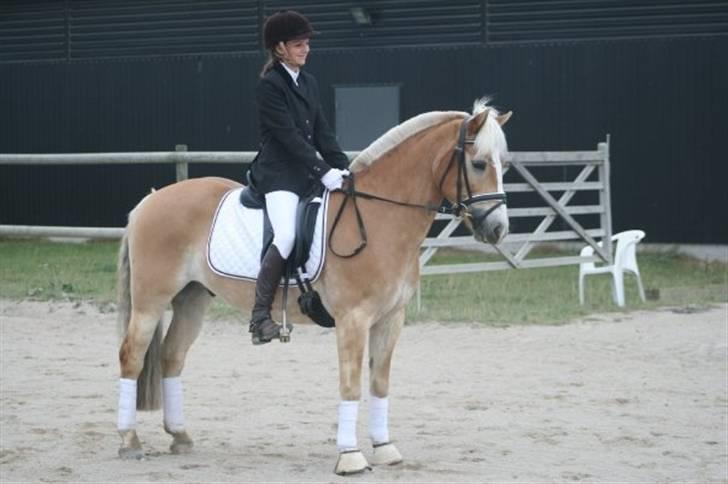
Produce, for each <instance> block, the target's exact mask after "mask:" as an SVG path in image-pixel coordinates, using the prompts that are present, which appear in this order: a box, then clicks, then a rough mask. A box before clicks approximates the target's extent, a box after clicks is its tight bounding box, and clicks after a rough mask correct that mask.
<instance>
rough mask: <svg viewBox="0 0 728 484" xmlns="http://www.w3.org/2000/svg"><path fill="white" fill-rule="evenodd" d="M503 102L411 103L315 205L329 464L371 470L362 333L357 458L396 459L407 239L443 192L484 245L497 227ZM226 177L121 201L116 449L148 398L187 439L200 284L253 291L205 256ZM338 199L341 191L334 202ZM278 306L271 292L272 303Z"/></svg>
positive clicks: (504, 223) (409, 274)
mask: <svg viewBox="0 0 728 484" xmlns="http://www.w3.org/2000/svg"><path fill="white" fill-rule="evenodd" d="M511 114H512V113H511V112H507V113H505V114H501V113H499V112H498V111H497V110H496V109H495V108H493V107H492V106H489V104H488V101H487V99H481V100H477V101H476V103H475V105H474V107H473V112H472V113H467V112H461V111H436V112H428V113H424V114H420V115H418V116H415V117H413V118H411V119H409V120H407V121H405V122H403V123H401V124H400V125H398V126H395V127H393V128H392V129H390V130H389V131H388V132H386V133H385V134H384V135H382V136H381V137H380V138H379V139H377V140H375V141H374V142H373V143H372V144H371V145H370V146H369V147H368V148H366V149H365V150H364V151H362V152H361V153H360V154H359V155H358V156H357V157H356V158H355V159H354V160H353V161H352V163H351V165H350V168H349V169H350V171H351V173H352V177H353V178H352V180H355V188H353V189H349V190H348V191H347V190H344V191H334V192H331V193H330V196H329V207H328V210H329V211H330V213H334V212H337V211H339V212H340V214H339V215H340V216H339V217H337V221H336V222H334V220H332V219H333V218H334V217H329V218H328V220H327V225H328V226H327V230H328V231H329V233H328V235H329V245H328V247H327V249H326V250H327V252H326V259H325V260H326V263H325V265H324V267H323V269H322V272H321V273H320V276H319V278H318V279H317V280H316V282H315V284H314V289H315V290H317V291H318V292H319V293H320V296H321V300H322V302H323V305H324V307H325V308H326V310H327V311H328V312H329V314H331V315H332V316H333V318H334V319H335V321H336V327H335V333H336V344H337V352H338V360H339V361H338V367H339V392H340V396H341V401H340V404H339V407H338V427H337V435H336V447H337V454H338V456H337V460H336V464H335V467H334V471H335V473H336V474H339V475H347V474H354V473H359V472H363V471H365V470H366V469H371V467H370V461H369V460H368V459H367V458H366V457H365V456H364V454H363V453H362V451H361V449H360V446H359V445H358V439H357V436H356V424H357V417H358V409H359V401H360V399H361V396H362V390H361V373H362V363H363V358H364V353H365V347H367V343H368V356H369V361H368V363H369V368H370V377H369V410H370V411H369V437H370V438H371V441H372V444H373V451H372V452H373V453H372V455H371V457H370V459H371V464H373V465H391V464H397V463H400V462H402V461H403V458H402V456H401V454H400V452H399V450H398V449H397V447H396V446H395V445H394V444H393V443H392V440H391V438H390V436H389V422H388V408H389V399H388V394H389V377H390V365H391V361H392V352H393V350H394V348H395V345H396V343H397V340H398V338H399V336H400V332H401V330H402V327H403V325H404V321H405V307H406V305H407V303H408V301H409V300H410V299H411V297H412V295H413V293H414V292H415V289H416V286H417V282H418V280H419V269H420V268H419V257H418V255H419V251H420V245H421V244H422V241H423V240H424V239H425V237H426V236H427V233H428V230H429V228H430V226H431V225H432V222H433V220H434V218H435V215H436V213H437V212H438V211H442V210H443V208H442V207H445V206H446V205H445V204H446V203H447V201H449V202H450V203H451V207H453V209H452V212H453V213H455V214H456V215H459V216H461V217H462V218H463V220H464V222H465V224H466V226H467V227H468V228H469V229H470V230H471V231H472V233H473V234H474V236H475V238H476V240H478V241H481V242H486V241H487V242H490V243H493V244H497V243H499V242H500V241H501V240H502V239H503V238H504V237H505V235H506V234H507V233H508V216H507V207H506V203H505V202H506V200H505V193H504V192H503V180H502V174H503V166H504V164H505V162H504V157H505V154H506V152H507V143H506V139H505V135H504V133H503V130H502V126H503V125H504V124H505V123H506V122H507V121H508V119H509V118H510V116H511ZM352 185H353V183H352ZM240 186H241V185H240V184H239V183H237V182H235V181H232V180H228V179H224V178H217V177H206V178H197V179H189V180H186V181H182V182H178V183H174V184H171V185H168V186H166V187H164V188H162V189H160V190H157V191H154V192H152V193H150V194H149V195H147V196H146V197H144V198H143V199H142V200H141V201H140V202H139V203H138V204H137V206H135V207H134V208H133V210H132V211H131V212H130V213H129V216H128V224H127V226H126V229H125V232H124V235H123V238H122V242H121V246H120V250H119V259H118V322H119V326H120V328H119V329H120V334H121V337H122V341H121V346H120V349H119V365H120V378H119V405H118V421H117V428H118V431H119V434H120V436H121V441H122V442H121V447H120V448H119V456H120V457H121V458H122V459H141V458H143V457H144V451H143V449H142V446H141V442H140V440H139V437H138V435H137V432H136V411H137V410H156V409H159V408H160V407H162V406H163V425H164V430H165V431H166V432H167V433H168V434H170V435H171V436H172V443H171V446H170V450H171V452H172V453H173V454H181V453H186V452H190V451H191V449H192V446H193V441H192V439H191V438H190V436H189V435H188V433H187V431H186V428H185V420H184V414H183V408H182V400H183V391H182V383H181V376H180V375H181V372H182V368H183V366H184V362H185V356H186V354H187V352H188V350H189V348H190V346H191V345H192V344H193V342H194V341H195V339H196V338H197V336H198V335H199V333H200V329H201V325H202V320H203V316H204V314H205V310H206V309H207V308H208V306H209V304H210V302H211V301H212V300H213V297H215V296H218V297H220V298H222V299H223V300H224V301H225V302H226V303H227V304H229V305H231V306H233V307H235V308H237V309H239V310H241V311H243V312H245V313H247V312H249V310H250V307H251V305H252V302H253V298H254V290H255V284H254V282H249V281H242V280H239V279H232V278H228V277H224V276H222V275H220V274H218V273H216V272H214V271H212V270H211V269H210V267H209V266H208V263H207V259H206V256H205V254H206V243H207V240H208V234H209V232H210V230H211V224H212V220H213V217H214V214H215V211H216V208H217V206H218V203H219V201H220V200H221V199H222V197H223V196H224V195H225V194H226V193H228V191H230V190H232V189H235V188H236V187H240ZM357 195H358V196H357ZM352 198H354V200H353V201H354V202H355V203H350V204H348V205H347V204H346V202H347V201H348V200H350V199H352ZM334 226H335V230H332V228H334ZM364 229H365V230H366V237H365V238H366V240H367V244H366V247H365V248H363V250H361V251H360V252H359V253H358V254H356V255H355V256H351V257H347V256H345V255H342V254H341V253H342V252H347V251H350V250H351V249H352V248H355V247H357V246H362V239H363V238H364V237H363V236H364V235H365V233H364ZM336 254H339V255H338V256H337V255H336ZM348 255H352V253H351V252H350V253H349V254H348ZM291 290H292V291H297V290H298V289H296V288H295V287H292V288H291ZM280 293H281V291H278V294H277V295H276V300H277V301H279V300H280V299H281V294H280ZM294 295H295V294H294ZM289 300H295V297H291V298H290V299H289ZM170 304H171V307H172V318H171V321H170V323H169V326H168V329H167V331H166V334H165V335H163V322H162V316H163V312H164V311H165V310H166V309H167V308H168V307H169V305H170ZM279 305H280V301H279V303H278V304H275V305H274V307H279ZM287 310H288V313H289V317H290V319H292V320H295V321H297V322H305V320H306V317H305V316H304V315H303V314H301V312H300V310H299V309H298V308H297V307H296V304H295V303H294V304H290V306H289V307H288V308H287ZM241 336H242V335H241Z"/></svg>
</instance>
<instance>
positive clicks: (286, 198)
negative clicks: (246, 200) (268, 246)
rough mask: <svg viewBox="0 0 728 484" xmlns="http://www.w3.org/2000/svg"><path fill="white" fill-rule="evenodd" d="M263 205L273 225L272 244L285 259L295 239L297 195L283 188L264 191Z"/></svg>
mask: <svg viewBox="0 0 728 484" xmlns="http://www.w3.org/2000/svg"><path fill="white" fill-rule="evenodd" d="M265 206H266V209H267V210H268V218H269V219H270V224H271V225H272V226H273V244H274V245H275V246H276V247H277V248H278V253H279V254H281V257H283V258H284V259H287V258H288V256H289V255H290V254H291V251H292V250H293V244H294V242H295V241H296V210H297V209H298V195H296V194H295V193H293V192H287V191H283V190H278V191H275V192H270V193H266V194H265Z"/></svg>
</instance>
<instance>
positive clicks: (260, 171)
mask: <svg viewBox="0 0 728 484" xmlns="http://www.w3.org/2000/svg"><path fill="white" fill-rule="evenodd" d="M314 34H315V32H314V30H313V28H312V27H311V24H310V23H309V21H308V19H306V17H304V16H303V15H301V14H300V13H298V12H295V11H291V10H287V11H281V12H278V13H275V14H273V15H271V16H270V17H268V19H267V20H266V22H265V24H264V26H263V40H264V43H265V47H266V49H267V50H268V53H269V57H268V61H267V62H266V64H265V65H264V66H263V71H262V72H261V79H260V82H259V83H258V87H257V92H256V102H257V108H258V118H259V123H260V137H261V140H260V151H259V153H258V156H257V158H256V160H255V161H254V162H253V164H252V166H251V168H250V170H251V177H252V182H253V184H254V185H255V187H256V189H257V190H258V191H259V192H261V193H263V194H265V205H266V209H267V211H268V217H269V219H270V222H271V225H272V227H273V243H272V244H271V245H270V247H269V248H268V250H267V251H266V253H265V255H264V256H263V259H262V261H261V267H260V272H259V273H258V280H257V283H256V286H255V303H254V305H253V311H252V315H251V320H250V332H251V333H252V340H253V344H263V343H267V342H269V341H271V340H272V339H274V338H277V337H279V333H280V329H281V325H279V324H278V323H276V322H274V321H273V320H272V318H271V314H270V313H271V306H272V304H273V299H274V297H275V293H276V289H277V288H278V284H279V283H280V280H281V276H282V275H283V271H284V268H285V263H286V259H287V258H288V256H289V255H290V253H291V251H292V249H293V243H294V240H295V223H296V208H297V205H298V200H299V198H300V197H302V196H304V195H306V194H307V193H309V192H310V191H311V190H312V189H313V188H315V186H316V185H317V184H318V183H319V182H320V183H322V184H323V185H324V186H325V187H326V188H328V189H329V190H336V189H339V188H341V185H342V181H343V177H344V176H346V175H348V174H349V172H348V170H346V167H347V166H348V164H349V160H348V158H347V157H346V155H345V154H344V153H343V152H342V151H341V148H340V147H339V144H338V142H337V141H336V138H335V136H334V133H333V132H332V130H331V128H330V127H329V125H328V123H327V122H326V119H325V117H324V114H323V111H322V109H321V105H320V101H319V89H318V84H317V82H316V79H315V78H314V77H313V76H312V75H311V74H309V73H308V72H305V71H303V70H302V69H301V68H302V67H303V66H304V64H306V57H307V56H308V53H309V51H310V45H309V39H310V38H311V37H312V36H313V35H314ZM317 151H318V152H319V153H320V154H321V156H322V157H323V159H321V158H319V157H318V156H317V153H316V152H317Z"/></svg>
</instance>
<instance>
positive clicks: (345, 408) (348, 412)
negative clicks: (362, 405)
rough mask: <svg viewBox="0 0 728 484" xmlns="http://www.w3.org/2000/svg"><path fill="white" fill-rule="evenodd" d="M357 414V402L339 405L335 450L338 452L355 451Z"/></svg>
mask: <svg viewBox="0 0 728 484" xmlns="http://www.w3.org/2000/svg"><path fill="white" fill-rule="evenodd" d="M358 413H359V402H358V401H356V400H350V401H342V402H341V403H339V428H338V431H337V433H336V448H337V449H338V450H339V452H343V451H345V450H353V449H357V448H358V447H357V445H356V419H357V415H358Z"/></svg>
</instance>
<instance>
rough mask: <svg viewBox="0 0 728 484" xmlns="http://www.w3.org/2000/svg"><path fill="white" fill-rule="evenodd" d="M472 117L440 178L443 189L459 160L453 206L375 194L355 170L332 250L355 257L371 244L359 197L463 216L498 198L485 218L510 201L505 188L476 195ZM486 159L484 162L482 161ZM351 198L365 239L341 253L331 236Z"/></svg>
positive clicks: (346, 191)
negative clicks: (471, 171)
mask: <svg viewBox="0 0 728 484" xmlns="http://www.w3.org/2000/svg"><path fill="white" fill-rule="evenodd" d="M470 119H472V118H466V119H464V120H463V122H462V123H461V124H460V130H459V132H458V142H457V144H456V145H455V149H454V150H453V153H452V156H450V161H449V162H448V164H447V167H446V168H445V171H444V172H443V174H442V177H441V178H440V183H439V184H438V189H439V190H440V192H442V185H443V183H445V178H446V177H447V174H448V173H449V172H450V169H451V168H452V167H453V165H454V164H455V163H456V162H457V170H458V180H457V200H456V202H455V203H453V202H450V206H443V205H440V206H435V205H433V204H430V203H428V204H417V203H408V202H402V201H399V200H392V199H390V198H384V197H380V196H378V195H374V194H371V193H366V192H360V191H358V190H356V188H355V185H354V174H353V173H352V174H351V175H350V176H349V177H348V178H347V183H346V186H344V187H343V188H342V189H341V191H342V192H343V193H344V201H343V202H342V204H341V206H340V207H339V210H338V212H337V213H336V217H335V218H334V224H333V225H332V226H331V232H330V233H329V242H328V245H329V249H330V250H331V252H332V253H333V254H334V255H336V256H338V257H342V258H344V259H347V258H350V257H354V256H355V255H357V254H359V253H360V252H361V251H362V250H364V248H365V247H366V246H367V232H366V227H365V226H364V220H363V219H362V217H361V213H360V212H359V206H358V205H357V203H356V200H357V197H361V198H364V199H366V200H378V201H380V202H387V203H391V204H394V205H399V206H401V207H412V208H424V209H425V210H428V211H430V212H437V213H443V214H447V215H454V216H456V217H461V216H463V214H465V215H466V216H468V215H469V210H470V206H471V205H473V204H475V203H479V202H487V201H491V200H495V201H496V202H497V203H495V204H494V205H493V206H492V207H490V208H489V209H488V210H487V211H486V212H485V214H483V215H482V216H481V217H480V219H482V220H485V218H486V217H488V215H490V214H491V213H493V211H494V210H495V209H497V208H498V207H500V206H501V205H506V203H507V197H506V194H505V192H491V193H478V194H475V195H473V192H472V190H471V189H470V181H469V180H468V170H467V166H466V163H465V146H466V145H472V144H474V143H475V138H474V137H468V136H466V131H467V126H468V121H470ZM473 163H476V160H473ZM479 163H483V164H484V162H479ZM463 185H464V186H465V192H466V194H467V198H463ZM349 199H351V200H352V203H353V204H354V212H355V213H356V221H357V224H358V226H359V234H360V236H361V243H360V244H359V246H358V247H357V248H356V249H354V250H353V251H352V252H351V253H349V254H339V253H338V252H336V251H335V250H334V248H333V246H332V245H331V240H332V238H333V235H334V230H335V229H336V227H337V225H338V224H339V220H340V219H341V215H342V214H343V213H344V208H345V207H346V204H347V203H348V202H349Z"/></svg>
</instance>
